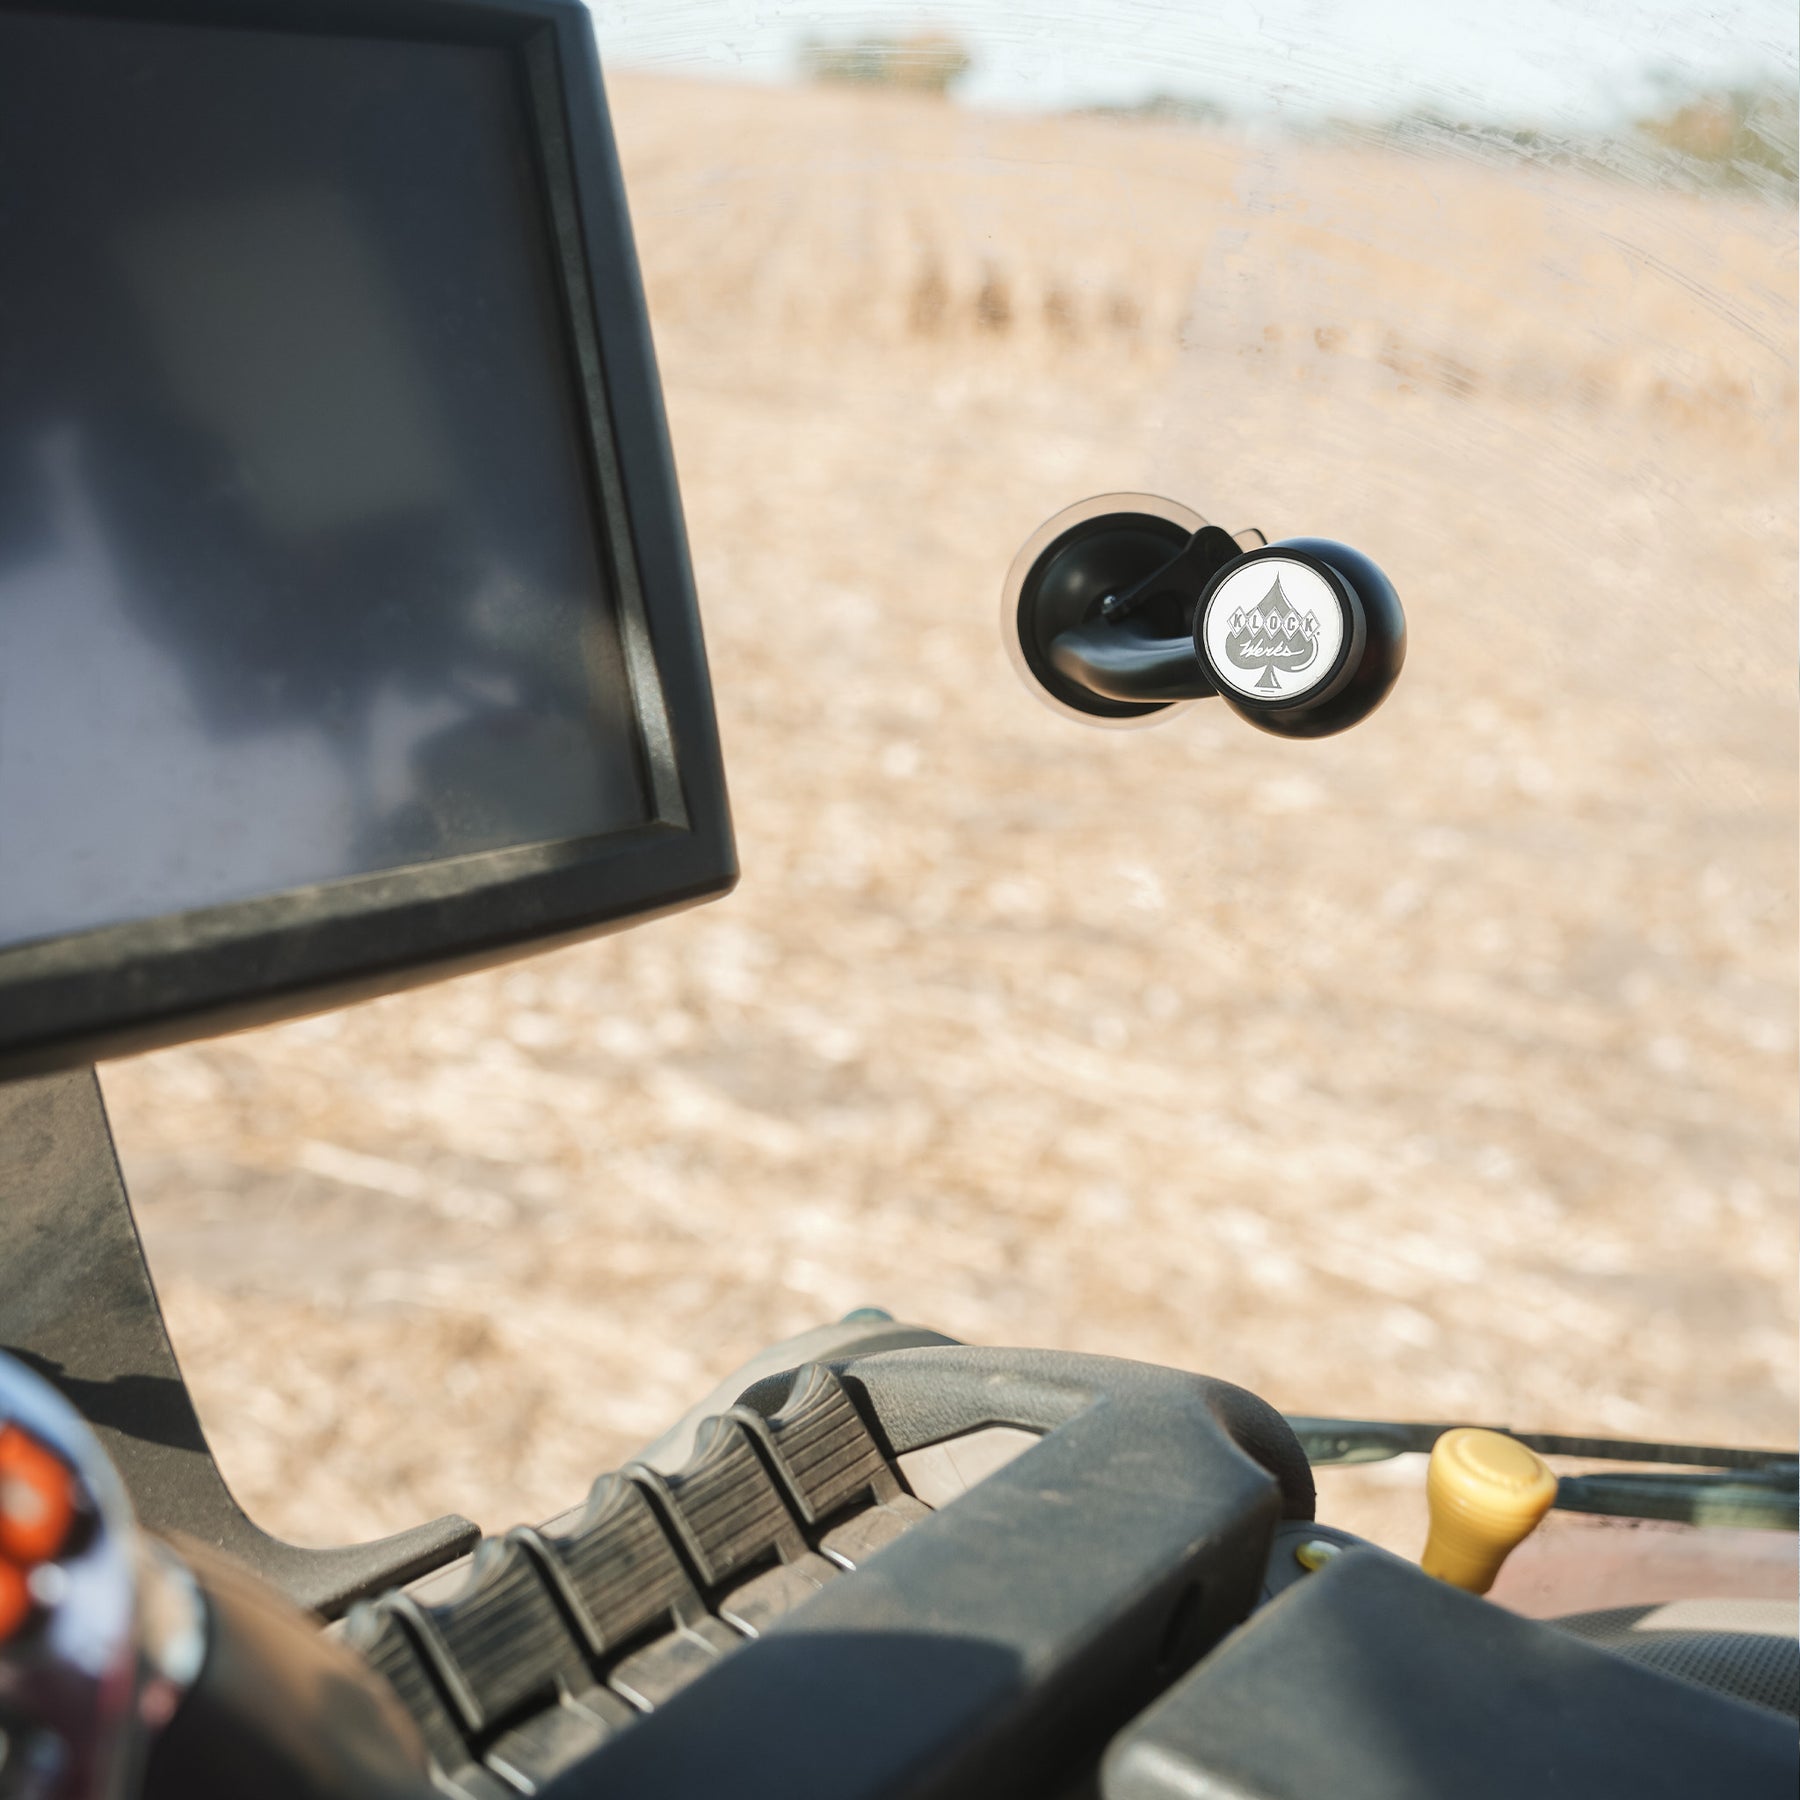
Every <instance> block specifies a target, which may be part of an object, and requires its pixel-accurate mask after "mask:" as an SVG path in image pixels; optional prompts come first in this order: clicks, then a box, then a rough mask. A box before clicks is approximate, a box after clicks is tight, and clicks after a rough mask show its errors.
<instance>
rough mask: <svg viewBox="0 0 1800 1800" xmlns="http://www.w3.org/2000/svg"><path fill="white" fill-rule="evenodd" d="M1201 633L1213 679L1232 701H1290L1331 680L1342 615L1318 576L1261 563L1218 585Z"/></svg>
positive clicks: (1279, 563)
mask: <svg viewBox="0 0 1800 1800" xmlns="http://www.w3.org/2000/svg"><path fill="white" fill-rule="evenodd" d="M1200 633H1201V641H1202V642H1203V643H1204V644H1205V646H1206V655H1207V660H1208V661H1209V662H1210V663H1211V664H1212V672H1213V674H1214V675H1215V676H1216V677H1217V678H1218V679H1219V680H1220V681H1222V682H1223V683H1224V684H1225V685H1226V686H1227V687H1228V688H1230V689H1231V690H1232V691H1233V692H1234V693H1238V694H1242V695H1244V696H1245V698H1246V699H1250V700H1294V699H1298V698H1299V697H1300V696H1301V695H1302V694H1305V693H1308V692H1310V690H1312V689H1313V688H1316V687H1317V686H1318V685H1319V683H1320V682H1322V681H1323V680H1324V679H1325V677H1326V676H1327V675H1329V674H1330V673H1331V667H1332V664H1333V663H1335V662H1336V661H1337V655H1338V651H1339V650H1340V649H1342V648H1343V643H1344V609H1343V606H1342V603H1341V602H1340V601H1339V599H1338V597H1337V595H1336V594H1335V593H1334V592H1333V591H1332V588H1331V584H1330V583H1329V582H1327V581H1326V579H1325V577H1324V576H1323V575H1321V574H1320V573H1319V572H1318V570H1316V569H1309V568H1308V567H1307V566H1306V564H1305V563H1302V562H1290V561H1289V560H1288V559H1287V558H1286V557H1285V556H1265V557H1263V558H1261V559H1260V560H1258V561H1256V562H1253V563H1246V564H1245V565H1244V567H1243V568H1241V569H1234V570H1232V572H1231V573H1230V574H1229V575H1227V576H1226V577H1225V579H1224V580H1223V581H1222V582H1220V583H1219V585H1218V588H1217V589H1216V590H1215V591H1214V593H1213V597H1212V598H1211V599H1210V600H1209V601H1207V603H1206V618H1205V620H1204V622H1203V623H1202V625H1201V627H1200Z"/></svg>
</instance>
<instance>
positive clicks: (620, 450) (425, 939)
mask: <svg viewBox="0 0 1800 1800" xmlns="http://www.w3.org/2000/svg"><path fill="white" fill-rule="evenodd" d="M42 10H43V0H0V11H21V12H33V11H39V12H41V11H42ZM54 10H55V11H56V12H58V13H59V14H68V13H85V14H92V15H97V16H104V17H112V18H121V19H135V20H141V21H158V20H162V21H170V22H178V23H186V24H210V25H224V26H231V27H236V28H239V29H252V30H256V29H264V30H275V31H300V32H314V33H330V34H333V35H342V36H361V37H377V38H389V39H393V38H399V39H414V40H418V39H423V40H426V41H448V42H464V43H481V44H488V45H496V46H502V47H507V48H509V49H511V50H512V51H513V52H514V53H515V54H516V56H517V59H518V67H519V72H520V80H521V83H522V84H523V88H524V93H525V97H526V103H525V112H526V116H527V119H528V121H529V123H530V127H531V130H532V134H533V138H534V141H535V142H536V144H537V146H538V150H539V171H540V176H541V179H542V181H543V195H544V199H545V204H546V208H547V211H548V216H549V219H550V223H551V233H550V235H551V239H552V245H553V249H554V253H555V255H556V258H557V263H558V269H559V272H560V274H561V277H562V287H563V291H564V295H565V301H566V304H565V307H564V316H565V325H566V329H567V331H568V334H569V335H568V347H569V351H570V356H571V362H572V364H573V366H574V368H575V369H576V371H577V373H578V377H579V380H580V384H581V391H580V393H579V395H578V404H579V406H580V408H581V410H582V411H583V414H584V416H585V419H586V422H587V426H588V430H587V433H586V436H587V438H588V442H589V446H590V453H589V458H588V473H589V477H590V482H591V488H592V495H593V500H594V506H595V513H596V517H597V518H598V519H599V520H600V521H601V523H602V527H603V529H602V532H601V537H602V539H603V543H602V549H603V553H604V554H605V556H606V558H607V560H608V564H609V573H610V574H611V576H612V579H613V584H614V592H615V593H616V595H617V596H618V601H619V624H620V633H621V637H622V640H623V644H624V649H625V657H626V663H627V667H628V669H629V670H630V675H631V681H632V687H633V694H634V698H635V700H636V703H637V707H638V713H639V718H640V721H641V724H642V737H643V759H644V775H645V791H646V798H647V805H648V811H649V822H648V823H646V824H644V825H641V826H636V827H633V828H631V829H629V830H626V831H621V832H614V833H610V834H608V835H605V836H599V837H590V838H578V839H571V840H566V841H563V842H559V843H549V844H532V845H525V846H522V847H518V848H511V849H503V850H491V851H483V852H478V853H475V854H472V855H466V856H460V857H455V858H449V859H445V860H443V861H439V862H431V863H421V864H417V865H414V866H411V867H407V868H400V869H392V870H386V871H383V872H380V873H377V874H373V875H366V876H357V877H353V878H350V879H348V880H342V881H334V882H330V883H326V884H322V885H320V886H317V887H311V888H304V889H299V890H295V891H292V892H288V893H282V894H275V895H271V896H268V897H266V898H262V899H256V900H247V901H241V902H235V903H232V904H230V905H224V906H215V907H208V908H205V909H202V910H198V911H193V912H185V913H176V914H170V915H168V916H165V917H162V918H156V919H145V920H136V921H132V922H130V923H126V924H121V925H116V926H106V927H101V928H98V929H94V930H89V931H82V932H78V933H73V934H71V935H69V936H67V937H61V938H47V939H41V940H38V941H35V942H31V943H26V944H20V945H16V946H14V947H12V948H9V949H0V1080H4V1079H10V1078H13V1077H16V1076H21V1075H32V1074H39V1073H43V1072H46V1071H50V1070H54V1069H61V1068H71V1067H76V1066H79V1065H82V1064H85V1063H90V1062H94V1061H96V1060H99V1059H101V1058H105V1057H110V1056H120V1055H126V1054H130V1053H134V1052H137V1051H142V1050H149V1049H154V1048H157V1047H160V1046H163V1045H167V1044H172V1043H179V1042H182V1041H184V1040H186V1039H190V1038H195V1037H203V1036H210V1035H213V1034H215V1033H218V1032H222V1031H234V1030H241V1029H243V1028H245V1027H248V1026H253V1025H262V1024H268V1023H271V1022H273V1021H276V1020H279V1019H285V1018H292V1017H295V1016H297V1015H301V1014H305V1013H312V1012H318V1011H321V1010H324V1009H325V1008H328V1007H332V1006H338V1005H342V1004H344V1003H346V1002H349V1001H352V1000H361V999H368V998H372V997H373V996H375V995H379V994H386V993H392V992H395V991H396V990H398V989H401V988H406V987H412V986H416V985H418V984H420V983H423V982H427V981H432V980H436V979H438V978H440V977H442V976H445V975H452V974H460V973H463V972H465V971H467V970H472V969H478V968H483V967H487V966H490V965H492V964H494V963H498V962H503V961H506V960H508V959H510V958H512V957H515V956H520V955H523V954H526V953H528V952H530V951H533V950H539V949H545V948H550V947H553V946H555V945H559V944H565V943H572V942H574V941H576V940H578V939H581V938H584V937H591V936H594V935H596V934H598V933H601V932H604V931H607V930H613V929H618V928H620V927H622V926H624V925H628V924H635V923H638V922H640V921H642V920H645V919H649V918H655V917H658V916H661V915H663V914H666V913H669V912H674V911H677V910H679V909H681V908H683V907H686V906H691V905H693V904H695V903H697V902H699V901H702V900H706V899H709V898H711V897H713V896H715V895H718V894H721V893H724V892H726V891H727V890H729V888H730V887H731V885H732V883H733V882H734V881H735V880H736V877H737V864H736V853H735V849H734V846H733V841H732V832H731V820H730V813H729V808H728V805H727V800H726V791H725V777H724V769H723V766H722V763H721V760H720V753H719V740H718V728H717V722H716V719H715V716H714V711H713V701H712V690H711V683H710V680H709V677H708V673H707V666H706V654H705V647H704V644H703V641H702V637H701V630H700V616H699V609H698V606H697V603H696V600H695V595H694V584H693V574H692V570H691V568H690V565H689V560H688V549H687V536H686V530H685V527H684V525H683V522H682V516H681V502H680V496H679V493H678V491H677V488H676V482H675V468H674V459H673V456H672V454H671V451H670V447H669V437H668V427H667V422H666V419H665V417H664V412H663V403H662V392H661V387H660V384H659V381H658V378H657V373H656V362H655V353H654V350H653V347H652V343H651V337H650V324H649V317H648V314H647V311H646V308H645V303H644V295H643V288H642V283H641V280H640V277H639V272H638V264H637V256H636V251H635V249H634V247H633V243H632V236H631V227H630V220H629V216H628V214H627V210H626V203H625V191H624V183H623V180H622V178H621V174H620V169H619V161H618V154H617V151H616V148H615V146H614V142H613V134H612V128H611V123H610V119H609V116H608V112H607V106H606V97H605V92H604V89H603V87H602V84H601V79H600V64H599V57H598V54H597V52H596V49H595V44H594V36H593V26H592V20H591V17H590V15H589V13H588V10H587V8H586V6H585V5H583V4H582V0H59V3H58V5H57V6H56V8H55V9H54ZM595 269H601V270H604V271H605V272H606V278H605V279H604V280H596V279H594V278H593V275H592V273H591V272H592V271H593V270H595Z"/></svg>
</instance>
